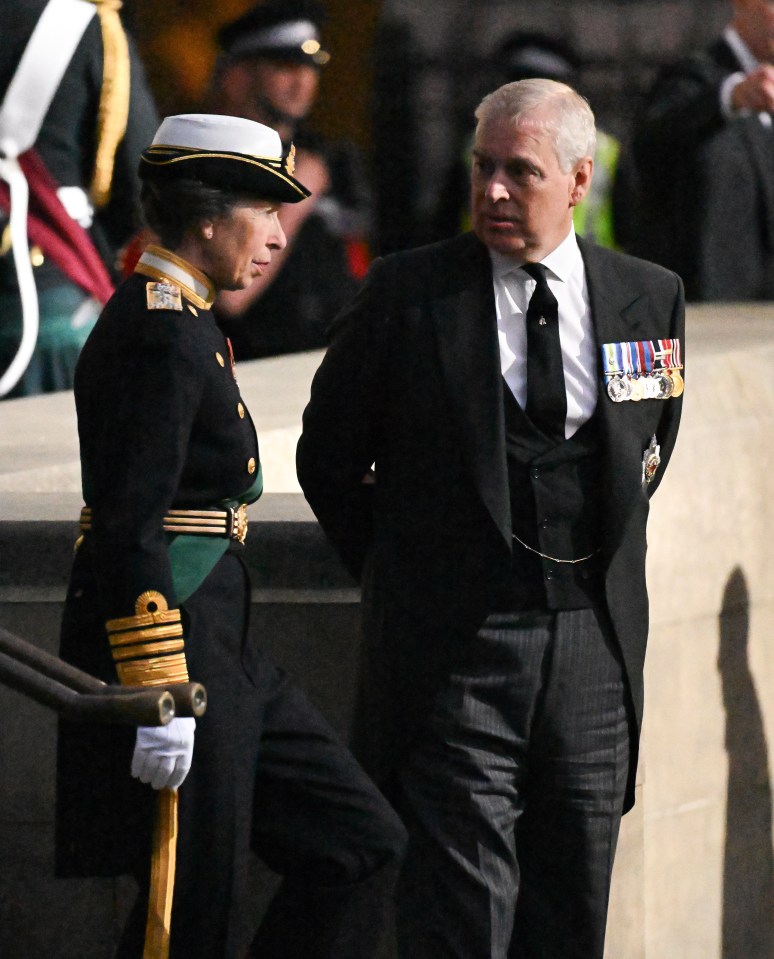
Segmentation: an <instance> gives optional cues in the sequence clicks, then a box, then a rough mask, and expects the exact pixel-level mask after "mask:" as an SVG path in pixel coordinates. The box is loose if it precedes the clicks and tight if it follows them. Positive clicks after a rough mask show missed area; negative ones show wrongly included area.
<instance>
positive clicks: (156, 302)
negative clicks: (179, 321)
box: [145, 280, 183, 313]
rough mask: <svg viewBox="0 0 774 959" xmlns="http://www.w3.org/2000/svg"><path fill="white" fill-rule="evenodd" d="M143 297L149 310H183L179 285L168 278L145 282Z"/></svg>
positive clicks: (179, 311)
mask: <svg viewBox="0 0 774 959" xmlns="http://www.w3.org/2000/svg"><path fill="white" fill-rule="evenodd" d="M145 297H146V300H147V303H148V309H149V310H177V311H178V313H182V312H183V298H182V296H181V293H180V287H179V286H175V284H174V283H170V282H169V281H168V280H159V281H158V282H156V283H154V282H150V283H146V284H145Z"/></svg>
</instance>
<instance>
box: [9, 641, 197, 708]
mask: <svg viewBox="0 0 774 959" xmlns="http://www.w3.org/2000/svg"><path fill="white" fill-rule="evenodd" d="M0 683H3V684H4V685H6V686H9V687H10V688H11V689H15V690H17V691H18V692H20V693H23V694H24V695H25V696H28V697H29V698H31V699H34V700H35V701H36V702H38V703H41V704H42V705H44V706H49V707H50V708H52V709H55V710H56V711H57V712H58V713H61V714H62V715H63V716H66V717H67V718H68V719H73V720H77V721H82V722H107V723H127V724H130V725H137V726H165V725H166V724H167V723H168V722H169V721H170V720H171V719H172V718H173V717H174V716H195V717H198V716H201V715H203V713H204V711H205V710H206V708H207V693H206V691H205V689H204V686H202V685H201V684H200V683H175V684H170V685H169V686H167V687H164V686H153V687H147V686H113V685H108V684H107V683H103V682H102V681H101V680H99V679H95V677H94V676H91V675H89V673H85V672H83V671H82V670H80V669H77V668H76V667H75V666H71V665H70V664H69V663H65V662H64V661H63V660H61V659H59V657H57V656H52V655H51V654H50V653H47V652H44V650H42V649H39V648H38V647H37V646H34V645H32V644H31V643H28V642H26V641H25V640H23V639H21V638H20V637H18V636H15V635H14V634H13V633H9V632H8V631H7V630H5V629H2V628H0Z"/></svg>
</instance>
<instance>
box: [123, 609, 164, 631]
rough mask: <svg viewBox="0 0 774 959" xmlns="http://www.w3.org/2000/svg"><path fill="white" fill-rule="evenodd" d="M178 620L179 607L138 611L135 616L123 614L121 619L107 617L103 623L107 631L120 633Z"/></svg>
mask: <svg viewBox="0 0 774 959" xmlns="http://www.w3.org/2000/svg"><path fill="white" fill-rule="evenodd" d="M179 622H180V610H179V609H165V610H160V611H159V612H156V613H139V614H138V615H137V616H125V617H124V618H123V619H109V620H108V621H107V622H106V623H105V628H106V629H107V631H108V633H120V632H123V631H124V630H126V629H142V628H143V627H152V626H164V625H167V624H169V623H179Z"/></svg>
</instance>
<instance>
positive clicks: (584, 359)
mask: <svg viewBox="0 0 774 959" xmlns="http://www.w3.org/2000/svg"><path fill="white" fill-rule="evenodd" d="M489 255H490V256H491V259H492V280H493V284H494V296H495V310H496V313H497V334H498V338H499V341H500V368H501V370H502V374H503V377H504V379H505V382H506V383H507V384H508V386H509V388H510V390H511V392H512V393H513V395H514V396H515V397H516V399H517V401H518V403H519V405H520V406H521V407H522V409H524V408H525V407H526V403H527V323H526V320H527V306H528V305H529V301H530V298H531V296H532V293H533V292H534V289H535V286H536V285H537V284H536V283H535V281H534V280H533V279H532V277H530V276H529V274H527V273H525V272H524V270H521V269H519V267H520V266H521V264H522V261H521V260H517V259H514V258H513V257H509V256H504V255H503V254H501V253H496V252H495V251H494V250H490V251H489ZM541 262H542V263H543V265H544V266H545V267H546V268H547V270H548V272H547V274H546V279H547V281H548V287H549V289H550V290H551V292H552V293H553V294H554V296H555V297H556V301H557V303H558V304H559V342H560V343H561V347H562V364H563V366H564V386H565V390H566V391H567V419H566V421H565V426H564V435H565V438H566V439H569V438H570V437H571V436H572V435H573V433H574V432H575V431H576V430H577V429H578V428H579V427H580V426H582V425H583V423H585V422H586V420H587V419H589V418H590V416H591V414H592V413H593V412H594V408H595V407H596V405H597V395H598V374H597V365H598V364H597V345H596V341H595V339H594V328H593V325H592V322H591V308H590V305H589V294H588V287H587V285H586V269H585V267H584V265H583V257H582V256H581V252H580V249H579V248H578V241H577V239H576V238H575V231H574V230H573V229H571V230H570V233H569V234H568V236H567V238H566V239H565V240H563V241H562V243H560V244H559V246H558V247H557V248H556V249H555V250H554V251H553V253H549V255H548V256H547V257H546V258H545V259H544V260H542V261H541Z"/></svg>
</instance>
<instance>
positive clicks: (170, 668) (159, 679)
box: [116, 653, 188, 686]
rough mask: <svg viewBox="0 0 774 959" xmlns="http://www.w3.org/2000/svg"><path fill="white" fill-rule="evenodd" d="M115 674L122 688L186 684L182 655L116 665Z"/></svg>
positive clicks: (186, 677)
mask: <svg viewBox="0 0 774 959" xmlns="http://www.w3.org/2000/svg"><path fill="white" fill-rule="evenodd" d="M116 673H117V674H118V678H119V680H120V681H121V685H122V686H166V685H167V683H187V682H188V667H187V665H186V661H185V654H184V653H178V654H177V655H174V656H158V657H157V658H155V659H144V660H135V661H133V662H129V663H117V664H116Z"/></svg>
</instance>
